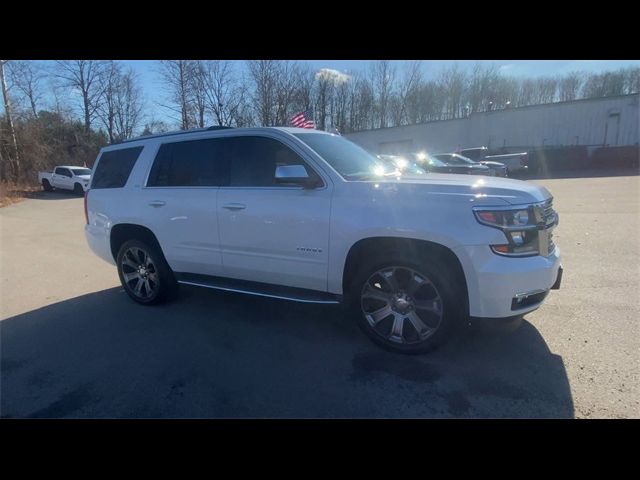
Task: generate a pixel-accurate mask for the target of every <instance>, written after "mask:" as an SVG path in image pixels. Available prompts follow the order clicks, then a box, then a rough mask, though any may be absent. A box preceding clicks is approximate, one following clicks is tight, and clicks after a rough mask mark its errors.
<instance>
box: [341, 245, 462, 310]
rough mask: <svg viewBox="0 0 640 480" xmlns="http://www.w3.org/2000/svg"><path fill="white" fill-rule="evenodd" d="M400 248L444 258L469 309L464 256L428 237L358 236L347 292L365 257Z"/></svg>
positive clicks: (348, 265) (348, 263)
mask: <svg viewBox="0 0 640 480" xmlns="http://www.w3.org/2000/svg"><path fill="white" fill-rule="evenodd" d="M397 251H400V252H403V253H408V254H409V255H411V256H416V257H418V256H420V257H425V256H433V257H435V258H438V259H439V260H440V261H442V262H444V264H445V265H446V266H447V267H449V268H450V269H451V273H452V274H453V276H454V278H455V279H456V280H457V281H459V282H460V283H459V284H460V286H461V287H462V289H463V291H464V303H465V309H466V311H468V308H469V289H468V286H467V279H466V276H465V273H464V269H463V267H462V263H461V262H460V259H459V258H458V256H457V255H456V254H455V252H454V251H453V250H451V249H450V248H449V247H446V246H444V245H442V244H440V243H436V242H432V241H428V240H420V239H413V238H399V237H368V238H363V239H360V240H358V241H357V242H356V243H354V244H353V245H352V246H351V248H350V249H349V252H348V253H347V257H346V259H345V264H344V269H343V275H342V291H343V293H346V292H348V291H349V288H350V286H351V285H350V282H351V280H352V279H353V277H354V275H355V274H356V272H357V268H358V266H359V265H360V264H361V262H362V261H363V260H364V259H366V258H371V257H373V256H375V255H378V256H380V255H384V254H388V253H390V252H397Z"/></svg>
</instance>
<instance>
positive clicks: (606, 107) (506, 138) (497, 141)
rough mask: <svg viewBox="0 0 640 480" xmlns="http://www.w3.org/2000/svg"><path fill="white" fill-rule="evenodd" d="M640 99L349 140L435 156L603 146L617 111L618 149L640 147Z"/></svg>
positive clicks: (514, 112)
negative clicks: (407, 144)
mask: <svg viewBox="0 0 640 480" xmlns="http://www.w3.org/2000/svg"><path fill="white" fill-rule="evenodd" d="M639 98H640V95H638V94H636V95H629V96H625V97H613V98H603V99H593V100H584V101H577V102H570V103H559V104H551V105H540V106H533V107H526V108H517V109H511V110H497V111H494V112H486V113H480V114H474V115H471V116H470V117H469V118H463V119H457V120H447V121H442V122H431V123H427V124H422V125H409V126H403V127H393V128H386V129H379V130H368V131H364V132H356V133H351V134H347V135H345V136H346V137H347V138H349V139H350V140H352V141H354V142H356V143H358V144H360V145H362V146H363V147H365V148H367V149H368V150H370V151H372V152H374V153H377V152H378V151H379V144H380V143H383V142H384V143H389V142H401V141H407V140H411V141H413V145H414V147H415V150H416V151H418V150H427V151H430V152H433V153H438V152H445V151H453V150H455V149H457V148H458V147H461V148H465V147H477V146H481V145H485V146H490V147H491V148H499V147H502V146H503V145H506V146H507V147H509V146H522V147H534V146H541V145H543V142H544V145H549V146H551V145H554V146H569V145H576V137H578V138H577V142H578V143H577V144H578V145H601V144H602V142H603V141H604V134H605V125H606V123H607V120H608V118H609V113H611V112H612V111H619V112H620V126H619V134H618V145H635V144H638V142H639V132H638V129H639V125H640V120H639V116H640V114H639V110H638V103H639Z"/></svg>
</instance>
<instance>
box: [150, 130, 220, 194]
mask: <svg viewBox="0 0 640 480" xmlns="http://www.w3.org/2000/svg"><path fill="white" fill-rule="evenodd" d="M222 140H223V139H214V138H211V139H206V140H191V141H187V142H174V143H165V144H164V145H162V146H161V147H160V149H159V150H158V154H157V155H156V158H155V161H154V163H153V167H152V168H151V172H150V173H149V180H148V181H147V186H148V187H217V186H220V185H226V184H227V183H228V177H229V164H228V158H226V156H224V155H222V154H221V147H222V145H221V143H222Z"/></svg>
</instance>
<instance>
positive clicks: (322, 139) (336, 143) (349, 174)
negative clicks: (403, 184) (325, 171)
mask: <svg viewBox="0 0 640 480" xmlns="http://www.w3.org/2000/svg"><path fill="white" fill-rule="evenodd" d="M294 135H295V136H296V137H298V138H299V139H300V140H302V141H303V142H304V143H306V144H307V145H309V147H311V148H312V149H313V150H314V151H315V152H316V153H317V154H318V155H320V156H321V157H322V158H323V159H324V160H325V161H326V162H327V163H328V164H329V165H331V166H332V167H333V168H334V169H335V170H336V171H337V172H338V173H339V174H340V175H341V176H343V177H344V178H345V179H346V180H358V179H363V178H368V177H375V176H383V175H389V174H392V173H393V172H394V171H395V168H393V167H392V166H390V165H389V164H385V163H384V162H382V161H381V160H380V159H378V158H376V157H375V156H373V155H371V154H370V153H369V152H367V151H366V150H365V149H364V148H362V147H359V146H358V145H356V144H355V143H353V142H350V141H349V140H346V139H345V138H344V137H340V136H338V135H324V134H318V133H295V134H294Z"/></svg>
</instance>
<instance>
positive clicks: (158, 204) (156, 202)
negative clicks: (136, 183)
mask: <svg viewBox="0 0 640 480" xmlns="http://www.w3.org/2000/svg"><path fill="white" fill-rule="evenodd" d="M166 204H167V202H163V201H162V200H154V201H153V202H149V205H150V206H152V207H156V208H157V207H164V206H165V205H166Z"/></svg>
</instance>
